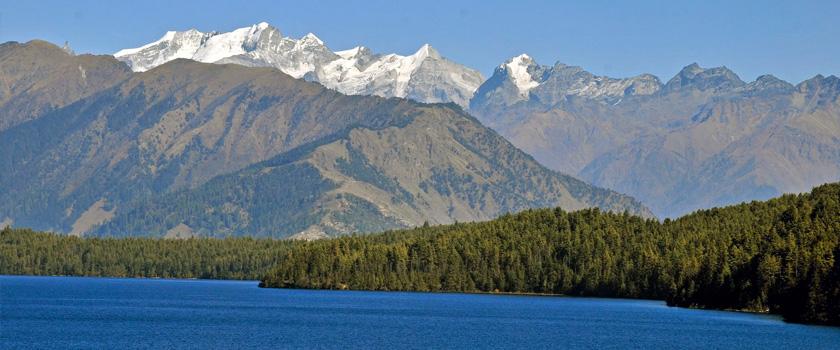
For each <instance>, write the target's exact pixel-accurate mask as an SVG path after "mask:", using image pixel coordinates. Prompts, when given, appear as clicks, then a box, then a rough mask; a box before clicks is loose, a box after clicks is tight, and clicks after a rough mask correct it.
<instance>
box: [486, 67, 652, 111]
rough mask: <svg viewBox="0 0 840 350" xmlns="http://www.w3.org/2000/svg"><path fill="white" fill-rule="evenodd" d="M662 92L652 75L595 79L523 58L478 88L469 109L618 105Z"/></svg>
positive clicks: (576, 70)
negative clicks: (587, 102) (580, 102)
mask: <svg viewBox="0 0 840 350" xmlns="http://www.w3.org/2000/svg"><path fill="white" fill-rule="evenodd" d="M661 88H662V83H661V82H660V81H659V79H658V78H656V77H655V76H653V75H650V74H642V75H639V76H635V77H631V78H623V79H616V78H610V77H606V76H596V75H594V74H592V73H590V72H587V71H586V70H584V69H583V68H581V67H577V66H569V65H565V64H563V63H560V62H558V63H555V64H554V66H543V65H539V64H538V63H537V62H536V61H534V59H533V58H531V57H530V56H528V55H526V54H522V55H519V56H515V57H513V58H511V59H509V60H507V61H505V63H503V64H501V65H499V67H498V68H496V71H495V72H494V74H493V76H492V77H491V78H490V79H488V80H487V81H486V82H485V83H484V84H482V85H481V87H480V88H479V90H478V92H477V93H476V96H475V98H474V99H473V101H472V102H471V103H470V108H477V109H481V108H485V107H488V106H493V105H507V106H510V105H513V104H515V103H518V102H520V101H531V100H533V101H535V102H537V103H542V104H546V105H554V104H557V103H561V102H562V101H565V100H567V99H569V98H585V99H591V100H596V101H600V102H605V103H610V104H617V103H620V102H621V100H622V99H624V98H626V97H629V96H646V95H653V94H655V93H657V92H659V91H660V90H661Z"/></svg>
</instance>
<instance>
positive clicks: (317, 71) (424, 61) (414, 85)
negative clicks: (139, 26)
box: [114, 22, 484, 107]
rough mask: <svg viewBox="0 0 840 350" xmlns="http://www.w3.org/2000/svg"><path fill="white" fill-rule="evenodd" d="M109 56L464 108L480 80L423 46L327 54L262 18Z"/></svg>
mask: <svg viewBox="0 0 840 350" xmlns="http://www.w3.org/2000/svg"><path fill="white" fill-rule="evenodd" d="M114 56H115V57H116V58H117V59H119V60H121V61H123V62H126V63H127V64H128V65H129V67H131V69H132V70H134V71H137V72H143V71H146V70H149V69H151V68H153V67H156V66H158V65H161V64H163V63H166V62H169V61H171V60H174V59H178V58H187V59H192V60H195V61H198V62H207V63H236V64H240V65H245V66H251V67H274V68H277V69H279V70H281V71H282V72H284V73H286V74H288V75H291V76H292V77H295V78H303V79H306V80H310V81H316V82H319V83H321V84H322V85H324V86H326V87H328V88H331V89H333V90H336V91H338V92H341V93H343V94H346V95H376V96H382V97H405V98H410V99H413V100H416V101H420V102H426V103H435V102H455V103H457V104H459V105H461V106H464V107H466V106H467V104H468V103H469V100H470V98H472V96H473V93H474V92H475V90H476V89H477V88H478V86H479V85H480V84H481V83H482V82H483V81H484V77H482V75H481V73H479V72H478V71H476V70H473V69H470V68H467V67H465V66H462V65H460V64H457V63H454V62H452V61H450V60H447V59H446V58H444V57H442V56H441V55H440V53H438V52H437V50H435V49H434V48H432V47H431V46H430V45H428V44H425V45H423V46H422V47H420V49H419V50H417V52H415V53H414V54H413V55H409V56H401V55H397V54H387V55H381V54H375V53H373V51H371V50H370V49H369V48H366V47H363V46H358V47H355V48H352V49H349V50H344V51H337V52H333V51H331V50H330V49H329V48H328V47H327V46H326V45H325V44H324V42H323V41H321V39H319V38H318V37H317V36H315V34H312V33H309V34H307V35H305V36H303V37H302V38H300V39H294V38H291V37H286V36H283V35H282V33H281V32H280V30H278V29H277V28H275V27H273V26H271V25H269V24H268V23H265V22H263V23H259V24H255V25H253V26H250V27H244V28H239V29H236V30H233V31H231V32H227V33H218V32H210V33H203V32H200V31H198V30H195V29H190V30H187V31H183V32H176V31H170V32H167V33H166V34H165V35H164V36H163V37H162V38H160V40H157V41H155V42H152V43H149V44H147V45H143V46H141V47H138V48H133V49H125V50H120V51H118V52H116V53H115V54H114Z"/></svg>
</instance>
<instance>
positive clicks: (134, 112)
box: [0, 42, 652, 239]
mask: <svg viewBox="0 0 840 350" xmlns="http://www.w3.org/2000/svg"><path fill="white" fill-rule="evenodd" d="M33 50H34V51H35V52H34V54H33V53H32V52H31V51H33ZM21 53H27V58H31V59H32V60H35V61H37V62H38V64H41V65H44V66H57V67H63V66H64V65H65V64H66V62H65V61H70V62H73V60H75V59H76V58H75V57H74V56H69V55H67V54H66V53H64V51H62V50H61V49H60V48H58V47H57V46H54V45H45V44H42V43H40V42H32V43H27V44H15V45H4V46H2V47H0V57H15V56H17V55H19V54H21ZM55 58H59V59H55ZM42 61H43V62H42ZM9 62H17V63H16V64H17V65H18V66H16V67H11V66H8V67H7V66H4V67H3V68H6V69H8V70H9V71H18V70H25V69H26V68H25V67H27V65H30V64H31V62H29V61H26V60H15V61H9ZM114 63H116V64H117V65H118V66H121V64H119V63H118V62H117V61H116V59H114V58H112V57H104V58H103V60H102V62H99V64H100V65H102V66H104V67H110V66H112V65H113V64H114ZM89 69H94V68H93V67H91V68H89ZM51 71H56V70H51ZM123 72H124V71H120V73H119V74H114V75H113V76H112V78H113V80H114V82H113V85H112V86H110V87H107V88H104V89H102V90H101V91H99V92H97V93H94V94H92V95H89V96H86V97H82V98H80V99H78V100H76V101H74V102H72V103H68V104H67V105H65V106H64V107H61V108H55V109H50V110H48V111H45V112H44V113H43V114H41V115H38V116H36V117H34V118H32V119H31V120H29V121H26V122H23V123H21V124H18V125H16V126H14V127H11V128H9V129H6V130H3V131H0V162H2V163H3V164H13V165H14V166H12V167H11V168H10V169H7V170H8V171H6V172H5V173H4V175H3V176H2V177H0V193H3V201H2V202H0V223H2V224H3V225H4V226H5V225H8V224H13V225H16V226H28V227H34V228H38V229H45V230H46V229H48V230H54V231H58V232H68V233H72V234H75V235H91V234H97V235H105V236H108V235H152V236H164V237H173V238H178V237H181V238H183V237H192V236H239V235H258V236H270V237H289V236H295V237H297V238H307V239H309V238H322V237H326V236H334V235H340V234H347V233H352V232H369V231H378V230H383V229H388V228H398V227H410V226H416V225H421V224H423V223H424V222H429V223H433V224H435V223H449V222H454V221H462V222H463V221H474V220H483V219H487V218H491V217H494V216H497V215H499V214H501V213H505V212H513V211H519V210H522V209H525V208H533V207H546V206H562V207H564V208H567V209H578V208H585V207H592V206H597V207H600V208H602V209H604V210H612V211H618V212H623V211H627V212H630V213H633V214H637V215H641V216H648V217H649V216H652V214H651V213H650V211H649V210H647V209H646V208H645V207H644V206H642V205H641V204H640V203H638V202H637V201H635V200H634V199H632V198H630V197H627V196H623V195H621V194H618V193H616V192H612V191H609V190H605V189H601V188H596V187H592V186H590V185H588V184H586V183H584V182H582V181H579V180H577V179H574V178H572V177H570V176H567V175H563V174H560V173H557V172H555V171H551V170H549V169H547V168H545V167H543V166H541V165H539V164H538V163H537V162H536V161H534V159H533V158H531V157H530V156H528V155H527V154H525V153H523V152H521V151H519V150H518V149H516V148H515V147H513V146H512V145H511V144H510V143H508V142H507V141H506V140H505V139H503V138H502V137H501V136H499V135H498V134H497V133H495V132H493V131H492V130H490V129H488V128H486V127H484V126H482V125H481V124H480V123H479V122H478V121H477V120H476V119H475V118H473V117H471V116H469V115H468V114H466V113H464V112H463V110H462V109H461V108H459V107H457V106H455V105H453V104H436V105H435V104H421V103H417V102H413V101H409V100H405V99H397V98H389V99H385V98H380V97H375V96H346V95H342V94H340V93H338V92H335V91H332V90H329V89H326V88H324V87H323V86H321V85H319V84H315V83H311V82H306V81H303V80H300V79H294V78H293V77H291V76H289V75H286V74H284V73H282V72H281V71H279V70H278V69H275V68H269V67H244V66H241V65H236V64H206V63H199V62H195V61H191V60H187V59H175V60H172V61H169V62H167V63H165V64H162V65H160V66H158V67H155V68H153V69H150V70H148V71H146V72H142V73H131V72H128V74H125V75H124V74H122V73H123ZM64 74H79V73H78V71H77V70H76V71H74V70H69V71H67V72H65V73H64ZM14 77H16V76H12V77H11V78H8V79H7V80H13V79H14ZM0 78H6V77H0ZM62 78H64V79H69V78H72V76H68V77H61V76H58V77H50V78H49V79H48V80H44V81H45V82H46V83H45V84H47V83H48V84H54V82H53V81H62ZM42 79H44V78H42ZM0 80H2V79H0ZM15 84H16V83H15V82H14V81H12V85H15ZM8 117H11V116H10V115H0V119H5V118H8Z"/></svg>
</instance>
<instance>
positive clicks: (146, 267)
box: [0, 184, 840, 325]
mask: <svg viewBox="0 0 840 350" xmlns="http://www.w3.org/2000/svg"><path fill="white" fill-rule="evenodd" d="M839 237H840V184H830V185H823V186H820V187H817V188H815V189H814V190H813V191H812V192H811V193H810V194H802V195H786V196H783V197H780V198H777V199H773V200H770V201H767V202H752V203H747V204H741V205H737V206H731V207H726V208H721V209H711V210H705V211H700V212H696V213H694V214H691V215H688V216H685V217H682V218H680V219H677V220H674V221H670V220H666V221H665V222H664V223H661V222H658V221H656V220H649V219H642V218H639V217H636V216H631V215H627V214H624V215H622V214H612V213H607V212H603V211H600V210H597V209H587V210H582V211H577V212H571V213H568V212H565V211H563V210H561V209H541V210H529V211H525V212H521V213H519V214H515V215H505V216H502V217H500V218H498V219H495V220H492V221H488V222H481V223H469V224H463V223H460V224H453V225H444V226H435V227H428V226H425V227H421V228H417V229H412V230H403V231H390V232H385V233H381V234H374V235H367V236H348V237H342V238H336V239H329V240H321V241H314V242H295V241H279V240H270V239H251V238H236V239H208V238H202V239H196V238H193V239H186V240H168V239H153V238H120V239H117V238H105V239H102V238H78V237H67V236H62V235H55V234H49V233H37V232H32V231H30V230H25V229H11V228H6V229H4V230H0V274H33V275H81V276H125V277H179V278H230V279H257V278H260V277H261V276H265V277H264V278H263V280H262V284H263V285H264V286H268V287H288V288H329V289H369V290H412V291H458V292H510V293H550V294H566V295H588V296H603V297H626V298H652V299H663V300H667V301H668V303H669V304H670V305H678V306H690V307H705V308H720V309H739V310H751V311H769V312H772V313H778V314H782V315H784V316H785V318H786V319H787V320H790V321H797V322H811V323H827V324H834V325H840V303H837V302H836V301H837V300H840V259H837V257H840V244H838V240H839V239H840V238H839Z"/></svg>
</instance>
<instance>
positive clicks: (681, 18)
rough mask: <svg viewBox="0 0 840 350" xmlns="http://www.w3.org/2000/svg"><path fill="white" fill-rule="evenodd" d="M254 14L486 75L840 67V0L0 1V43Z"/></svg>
mask: <svg viewBox="0 0 840 350" xmlns="http://www.w3.org/2000/svg"><path fill="white" fill-rule="evenodd" d="M261 21H266V22H269V23H271V24H272V25H274V26H275V27H277V28H279V29H280V31H281V32H282V33H283V34H284V35H291V36H293V37H300V36H302V35H304V34H306V33H308V32H313V33H315V34H316V35H318V37H320V38H321V39H322V40H324V41H325V42H326V44H327V46H329V47H330V48H331V49H333V50H342V49H347V48H351V47H354V46H357V45H365V46H368V47H370V48H372V49H373V50H374V51H376V52H380V53H391V52H396V53H400V54H410V53H413V52H414V51H416V50H417V48H419V47H420V46H421V45H422V44H423V43H427V42H428V43H430V44H432V46H434V47H435V48H437V49H438V50H439V51H440V52H441V53H442V54H443V55H444V56H446V57H448V58H450V59H453V60H455V61H457V62H460V63H463V64H465V65H468V66H470V67H473V68H476V69H479V70H480V71H482V72H483V73H484V74H486V75H489V74H490V73H492V71H493V69H494V68H495V67H496V66H498V65H499V64H501V63H502V62H503V61H505V60H506V59H507V58H509V57H512V56H514V55H517V54H520V53H528V54H529V55H531V56H532V57H534V58H535V59H536V60H537V61H538V62H539V63H542V64H553V63H554V62H556V61H560V62H563V63H566V64H573V65H579V66H582V67H584V68H585V69H587V70H589V71H591V72H593V73H596V74H606V75H610V76H614V77H624V76H631V75H636V74H640V73H646V72H647V73H653V74H655V75H657V76H659V77H660V78H662V79H663V80H667V79H669V78H671V77H672V76H673V75H674V74H675V73H676V72H677V71H679V69H680V68H682V67H683V66H685V65H688V64H690V63H692V62H698V63H699V64H700V65H701V66H704V67H710V66H718V65H726V66H727V67H729V68H731V69H733V70H734V71H735V72H736V73H738V74H739V75H740V76H741V78H742V79H744V80H753V79H755V77H757V76H758V75H761V74H765V73H771V74H774V75H776V76H778V77H780V78H783V79H785V80H788V81H791V82H793V83H797V82H799V81H801V80H804V79H807V78H809V77H812V76H814V75H815V74H817V73H821V74H823V75H830V74H834V75H840V1H837V0H825V1H793V0H788V1H738V0H729V1H718V0H710V1H691V2H689V1H676V0H672V1H644V0H640V1H575V2H571V1H514V0H509V1H480V0H470V1H432V0H425V1H410V2H408V1H397V0H390V1H379V0H371V1H352V0H343V1H304V0H298V1H262V0H251V1H230V2H222V1H212V0H203V1H176V0H163V1H161V0H139V1H137V0H135V1H105V0H100V1H90V0H70V1H51V0H50V1H44V0H22V1H14V0H11V1H8V0H4V1H1V2H0V41H3V42H5V41H9V40H15V41H27V40H30V39H35V38H38V39H44V40H48V41H51V42H54V43H58V44H61V43H63V42H64V41H65V40H67V41H69V42H70V45H71V46H72V47H73V48H74V49H75V50H76V51H77V52H80V53H82V52H86V53H113V52H115V51H117V50H119V49H122V48H129V47H136V46H140V45H142V44H145V43H148V42H151V41H154V40H157V39H158V38H160V37H161V36H162V35H163V34H164V32H166V31H167V30H185V29H189V28H196V29H198V30H201V31H213V30H215V31H229V30H232V29H235V28H239V27H245V26H249V25H251V24H254V23H258V22H261Z"/></svg>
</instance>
